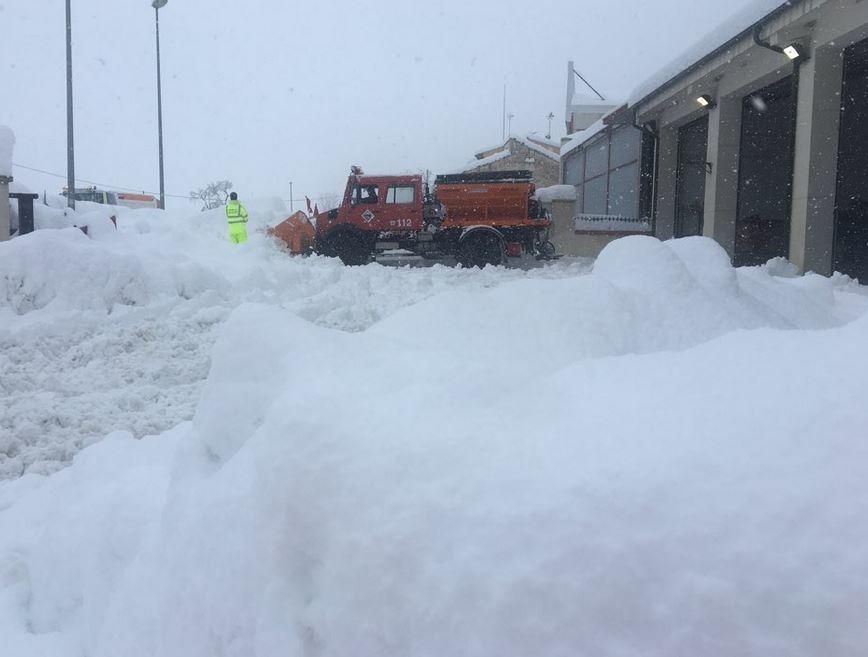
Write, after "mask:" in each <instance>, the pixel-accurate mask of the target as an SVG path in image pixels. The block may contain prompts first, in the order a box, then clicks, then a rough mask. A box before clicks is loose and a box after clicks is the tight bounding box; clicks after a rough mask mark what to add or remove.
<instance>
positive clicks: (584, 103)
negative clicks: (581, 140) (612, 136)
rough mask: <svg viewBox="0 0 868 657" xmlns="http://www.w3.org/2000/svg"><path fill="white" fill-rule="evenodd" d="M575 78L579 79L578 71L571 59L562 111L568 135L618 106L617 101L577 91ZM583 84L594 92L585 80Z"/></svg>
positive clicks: (568, 66) (582, 128)
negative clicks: (564, 105)
mask: <svg viewBox="0 0 868 657" xmlns="http://www.w3.org/2000/svg"><path fill="white" fill-rule="evenodd" d="M577 79H579V73H578V71H576V66H575V64H574V63H573V62H571V61H570V62H567V107H566V111H565V112H564V124H565V127H566V130H567V136H568V137H569V136H570V135H573V134H575V133H577V132H581V131H582V130H586V129H588V128H589V127H590V126H592V125H593V124H594V123H596V122H597V121H599V119H600V117H602V116H605V115H606V114H608V113H609V112H611V111H612V110H614V109H615V108H616V107H617V106H618V105H617V103H612V102H610V101H608V100H606V99H605V98H603V97H602V96H599V97H595V96H591V95H588V94H586V93H579V92H577V91H576V80H577ZM583 84H584V85H585V86H588V90H589V91H593V93H596V90H592V89H591V88H590V86H589V85H588V84H587V83H586V82H583Z"/></svg>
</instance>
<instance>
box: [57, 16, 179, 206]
mask: <svg viewBox="0 0 868 657" xmlns="http://www.w3.org/2000/svg"><path fill="white" fill-rule="evenodd" d="M67 2H69V0H67ZM168 2H169V0H154V1H153V2H152V3H151V6H152V7H153V8H154V16H155V21H156V22H155V25H156V28H157V138H158V140H159V148H160V209H161V210H165V209H166V187H165V179H164V177H163V85H162V80H161V75H160V9H162V8H163V7H165V6H166V4H167V3H168Z"/></svg>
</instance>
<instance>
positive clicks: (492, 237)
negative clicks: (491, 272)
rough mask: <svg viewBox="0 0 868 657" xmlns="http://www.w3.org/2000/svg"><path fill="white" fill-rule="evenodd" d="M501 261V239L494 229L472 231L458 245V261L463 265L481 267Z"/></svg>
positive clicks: (495, 264)
mask: <svg viewBox="0 0 868 657" xmlns="http://www.w3.org/2000/svg"><path fill="white" fill-rule="evenodd" d="M503 261H504V247H503V240H502V239H501V238H500V236H499V235H498V234H497V233H495V232H494V231H489V230H478V231H473V232H472V233H470V234H469V235H467V236H465V238H464V239H463V240H461V244H460V245H459V246H458V263H459V264H460V265H461V266H463V267H468V268H469V267H479V268H480V269H481V268H482V267H485V265H494V266H498V265H502V264H503Z"/></svg>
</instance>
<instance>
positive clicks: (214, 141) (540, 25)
mask: <svg viewBox="0 0 868 657" xmlns="http://www.w3.org/2000/svg"><path fill="white" fill-rule="evenodd" d="M751 1H752V0H727V1H723V0H693V1H688V0H656V2H654V3H653V7H654V8H653V10H651V9H649V5H650V4H651V3H648V2H647V0H572V1H569V2H567V1H555V0H533V1H531V0H524V1H522V2H519V1H517V0H476V1H471V0H441V1H439V2H434V3H431V2H428V3H424V4H423V3H416V2H412V1H407V0H402V1H400V2H399V1H397V0H378V1H377V2H374V3H361V2H350V1H349V0H306V1H304V2H299V1H296V0H239V1H236V2H229V1H228V0H169V4H168V5H167V6H166V7H165V8H164V9H162V10H161V11H160V19H161V20H160V36H161V48H162V66H163V122H164V145H165V166H166V192H167V193H169V194H181V195H186V194H187V193H188V192H189V191H190V190H191V189H195V188H198V187H200V186H202V185H203V184H205V183H207V182H209V181H211V180H215V179H222V178H228V179H230V180H232V181H233V182H234V183H235V188H236V189H237V190H238V192H239V194H240V195H241V196H242V198H244V197H248V198H249V197H251V196H280V197H282V198H285V199H286V198H289V181H290V180H292V181H293V183H294V196H295V198H296V199H299V198H302V197H303V196H304V195H308V196H310V197H311V198H312V199H314V200H315V199H316V198H317V197H319V196H320V195H321V194H323V193H329V192H332V193H336V192H340V191H341V190H342V189H343V186H344V182H345V180H346V175H347V173H348V171H349V167H350V165H351V164H360V165H362V166H363V167H364V168H365V169H366V170H368V171H378V172H389V173H392V172H394V173H400V172H404V171H412V170H421V169H426V168H427V169H431V170H432V171H433V172H435V173H436V172H439V171H445V170H451V169H455V168H456V167H459V166H461V165H462V164H463V163H464V162H466V161H468V160H470V159H472V157H473V153H474V152H475V151H477V150H480V149H481V148H483V147H486V146H491V145H493V144H496V143H498V142H499V141H500V137H501V113H502V110H501V108H502V94H503V84H504V82H505V83H506V84H507V87H508V110H509V111H510V112H512V113H513V114H514V115H515V118H514V119H513V121H512V131H513V133H517V134H519V133H527V132H530V131H537V132H539V133H540V134H541V135H544V134H545V132H546V125H547V122H546V119H545V116H546V115H547V114H548V113H549V112H553V113H554V114H555V119H554V122H553V126H552V136H553V137H555V138H557V137H560V136H561V135H563V133H564V125H563V118H564V117H563V113H564V104H565V94H566V63H567V61H568V60H570V59H573V60H575V62H576V67H577V68H578V69H579V71H581V72H582V73H583V75H585V76H586V77H587V78H588V79H589V80H590V81H591V83H592V84H594V86H595V87H597V89H599V90H600V91H601V92H602V93H603V94H604V95H606V96H607V97H608V98H612V99H615V100H617V99H619V98H623V97H625V96H626V95H627V94H629V92H630V91H631V90H632V89H633V88H635V87H636V86H637V85H638V84H639V83H640V82H641V81H642V80H643V78H645V77H647V76H648V75H650V74H652V73H654V72H655V71H656V70H657V69H659V68H660V67H661V66H663V65H665V64H666V63H668V62H669V61H670V60H671V59H673V58H674V57H676V56H677V55H678V54H679V53H680V52H681V51H683V50H685V49H686V48H687V47H688V46H690V45H692V44H693V43H695V42H696V41H697V39H698V38H699V37H701V36H702V35H703V34H706V33H707V32H709V31H711V30H713V29H714V28H715V26H716V25H718V24H719V23H720V22H721V21H723V20H724V19H726V18H727V17H728V16H730V15H731V14H733V13H736V12H738V11H739V10H741V9H742V8H743V7H744V6H746V5H748V4H750V3H751ZM64 32H65V13H64V0H0V124H2V123H6V124H8V125H9V126H10V127H12V129H13V130H14V131H15V132H16V136H17V143H16V149H15V162H16V163H19V164H24V165H28V166H31V167H36V168H40V169H45V170H49V171H53V172H57V173H60V174H64V175H65V172H66V95H65V94H66V88H65V79H66V78H65V74H66V60H65V41H64ZM73 65H74V74H73V76H74V83H75V140H76V177H77V178H83V179H89V180H95V181H99V182H103V183H110V184H113V185H116V186H120V187H131V188H135V189H143V190H149V191H151V190H156V189H157V188H158V175H157V138H156V133H157V128H156V123H157V121H156V82H155V78H156V72H155V45H154V10H153V9H152V8H151V7H150V0H73ZM579 86H581V85H580V83H579ZM14 175H15V179H16V180H17V181H19V182H22V183H24V184H25V185H27V186H28V187H30V188H31V189H33V190H34V191H39V192H41V191H42V190H43V189H46V190H48V191H49V192H54V193H56V192H58V191H59V190H60V189H61V187H62V186H63V185H64V184H65V181H64V180H61V179H59V178H51V177H48V176H44V175H41V174H34V173H31V172H28V171H25V170H23V169H20V168H16V169H15V171H14ZM187 203H188V202H187V201H184V200H173V201H171V204H172V206H175V207H179V206H181V207H183V206H184V205H185V204H187ZM191 207H193V206H191Z"/></svg>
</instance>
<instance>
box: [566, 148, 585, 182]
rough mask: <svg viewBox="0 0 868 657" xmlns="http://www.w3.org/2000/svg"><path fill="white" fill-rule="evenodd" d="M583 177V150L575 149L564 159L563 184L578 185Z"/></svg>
mask: <svg viewBox="0 0 868 657" xmlns="http://www.w3.org/2000/svg"><path fill="white" fill-rule="evenodd" d="M584 179H585V152H584V151H582V150H579V151H576V152H575V153H572V154H570V155H568V156H567V158H566V160H564V184H565V185H580V184H581V183H582V181H583V180H584Z"/></svg>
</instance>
